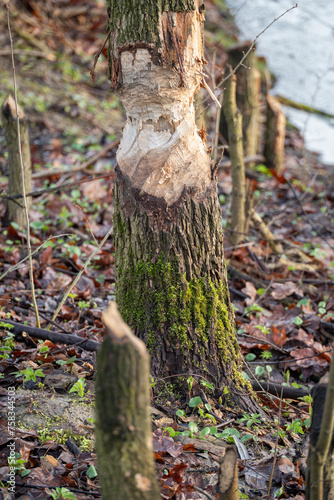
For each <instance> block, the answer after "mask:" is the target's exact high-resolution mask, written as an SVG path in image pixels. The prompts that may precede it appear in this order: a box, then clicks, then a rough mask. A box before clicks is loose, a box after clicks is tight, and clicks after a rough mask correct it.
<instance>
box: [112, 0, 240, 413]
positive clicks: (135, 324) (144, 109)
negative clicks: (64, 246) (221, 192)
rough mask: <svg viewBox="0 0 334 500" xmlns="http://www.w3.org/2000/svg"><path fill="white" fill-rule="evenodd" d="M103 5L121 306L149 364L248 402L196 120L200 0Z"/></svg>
mask: <svg viewBox="0 0 334 500" xmlns="http://www.w3.org/2000/svg"><path fill="white" fill-rule="evenodd" d="M108 5H109V8H108V16H109V27H110V29H111V36H110V48H109V69H110V78H111V82H112V87H113V88H114V89H115V90H116V92H117V94H118V95H119V97H120V99H121V101H122V103H123V105H124V107H125V109H126V112H127V123H126V125H125V128H124V131H123V138H122V141H121V144H120V148H119V151H118V154H117V164H118V165H117V169H116V171H117V174H116V188H115V217H114V235H115V248H116V255H115V263H116V264H115V265H116V300H117V303H118V307H119V309H120V312H121V314H122V316H123V318H124V320H125V321H126V322H127V323H128V324H129V325H130V326H131V328H132V329H133V330H134V332H135V333H136V335H138V336H139V337H140V338H141V339H143V340H144V341H145V342H146V345H147V346H148V348H149V350H150V352H151V354H152V372H153V375H154V376H156V377H164V376H169V375H177V374H187V373H189V372H192V373H194V372H197V373H198V374H203V375H204V374H205V376H206V377H208V378H209V379H210V380H212V381H213V382H214V384H215V386H216V387H221V386H225V385H226V386H229V387H230V388H231V391H230V395H231V398H232V399H233V398H234V399H235V400H236V399H238V398H239V399H240V405H241V406H247V404H249V401H250V398H249V396H248V395H247V393H246V392H247V391H246V390H245V385H244V384H245V381H244V379H243V377H242V375H241V373H240V353H239V348H238V344H237V339H236V335H235V328H234V315H233V310H232V307H231V302H230V298H229V293H228V288H227V279H226V270H225V264H224V261H223V235H222V223H221V212H220V208H219V203H218V199H217V187H216V178H215V176H214V174H213V171H212V168H211V164H210V158H209V156H208V153H207V148H206V145H205V144H204V143H203V141H202V139H201V138H200V136H199V134H198V132H197V129H196V126H195V115H194V106H193V98H194V94H195V92H196V91H197V89H198V88H199V85H200V82H201V79H202V66H203V63H204V59H203V37H202V24H203V20H204V14H203V6H202V4H201V6H200V4H199V2H197V1H194V0H170V1H161V0H148V1H145V2H137V1H136V0H126V1H120V0H108ZM246 387H247V388H248V386H246ZM239 393H242V394H243V395H242V396H241V395H240V394H239Z"/></svg>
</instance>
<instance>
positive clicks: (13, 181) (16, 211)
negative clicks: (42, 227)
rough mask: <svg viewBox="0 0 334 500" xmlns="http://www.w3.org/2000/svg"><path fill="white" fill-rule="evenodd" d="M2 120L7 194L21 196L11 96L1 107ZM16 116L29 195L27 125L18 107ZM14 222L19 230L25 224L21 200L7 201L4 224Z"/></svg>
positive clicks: (29, 161) (20, 171)
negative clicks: (6, 170) (7, 172)
mask: <svg viewBox="0 0 334 500" xmlns="http://www.w3.org/2000/svg"><path fill="white" fill-rule="evenodd" d="M1 111H2V120H3V125H4V131H5V138H6V143H7V151H8V167H9V168H8V171H9V175H8V194H9V195H14V194H22V184H23V183H22V168H21V160H20V153H19V142H18V141H19V139H18V127H17V115H16V107H15V101H14V99H13V97H12V96H11V95H9V96H8V97H7V99H6V100H5V102H4V103H3V105H2V110H1ZM18 115H19V120H20V139H21V154H22V163H23V178H24V186H25V191H26V193H30V192H31V191H32V189H31V158H30V143H29V133H28V123H27V120H26V117H25V114H24V111H23V109H22V108H20V106H18ZM26 203H27V208H28V211H29V207H30V204H31V198H27V199H26ZM10 222H16V223H17V224H18V225H19V226H20V227H21V228H22V227H23V226H25V224H26V216H25V210H24V207H23V201H22V199H19V200H15V201H12V200H8V202H7V211H6V215H5V223H6V224H9V223H10Z"/></svg>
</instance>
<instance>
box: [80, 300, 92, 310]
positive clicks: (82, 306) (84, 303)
mask: <svg viewBox="0 0 334 500" xmlns="http://www.w3.org/2000/svg"><path fill="white" fill-rule="evenodd" d="M78 306H79V307H80V309H88V308H89V307H90V302H89V301H88V302H87V301H86V300H79V302H78Z"/></svg>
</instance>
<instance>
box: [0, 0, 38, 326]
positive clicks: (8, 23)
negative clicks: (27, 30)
mask: <svg viewBox="0 0 334 500" xmlns="http://www.w3.org/2000/svg"><path fill="white" fill-rule="evenodd" d="M6 9H7V25H8V33H9V39H10V48H11V51H12V68H13V82H14V101H15V112H16V120H17V142H18V151H19V157H20V165H21V173H22V195H23V208H24V212H25V216H26V222H27V247H28V254H29V278H30V287H31V298H32V302H33V305H34V310H35V315H36V324H37V326H38V327H40V326H41V323H40V319H39V314H38V306H37V301H36V294H35V284H34V270H33V263H32V256H31V240H30V222H29V213H28V205H27V198H26V191H25V181H24V176H25V171H24V165H23V159H22V149H21V135H20V116H19V111H18V104H17V85H16V74H15V61H14V46H13V38H12V31H11V28H10V13H9V4H8V3H6Z"/></svg>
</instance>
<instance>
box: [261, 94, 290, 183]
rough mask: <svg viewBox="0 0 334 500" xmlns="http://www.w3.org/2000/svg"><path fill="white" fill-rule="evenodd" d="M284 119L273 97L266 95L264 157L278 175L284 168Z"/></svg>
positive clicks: (278, 104)
mask: <svg viewBox="0 0 334 500" xmlns="http://www.w3.org/2000/svg"><path fill="white" fill-rule="evenodd" d="M285 129H286V118H285V115H284V113H283V110H282V106H281V104H280V103H279V101H278V100H277V99H275V97H273V96H271V95H270V94H267V124H266V137H265V147H264V156H265V158H266V161H267V163H268V166H269V167H270V168H273V169H275V170H276V172H277V174H278V175H280V174H281V173H282V170H283V168H284V141H285Z"/></svg>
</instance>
